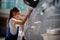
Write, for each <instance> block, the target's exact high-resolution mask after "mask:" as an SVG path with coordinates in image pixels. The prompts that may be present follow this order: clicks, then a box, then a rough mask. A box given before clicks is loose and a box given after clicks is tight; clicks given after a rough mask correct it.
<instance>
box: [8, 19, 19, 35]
mask: <svg viewBox="0 0 60 40" xmlns="http://www.w3.org/2000/svg"><path fill="white" fill-rule="evenodd" d="M15 21H20V20H16V19H15V18H11V19H10V21H9V27H10V32H11V34H12V35H15V34H16V33H17V27H18V26H20V25H17V24H14V23H15Z"/></svg>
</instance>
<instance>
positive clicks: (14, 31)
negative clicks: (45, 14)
mask: <svg viewBox="0 0 60 40" xmlns="http://www.w3.org/2000/svg"><path fill="white" fill-rule="evenodd" d="M31 12H32V9H31V8H29V10H28V13H27V15H26V16H25V18H24V19H23V20H22V21H20V20H18V18H19V17H20V11H19V9H18V8H16V7H14V8H13V9H11V11H10V17H9V20H8V30H7V35H6V38H5V40H17V37H18V28H17V27H16V24H18V25H24V23H25V22H26V20H27V18H28V17H29V16H30V14H31Z"/></svg>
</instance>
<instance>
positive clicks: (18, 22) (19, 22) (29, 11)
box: [15, 8, 32, 25]
mask: <svg viewBox="0 0 60 40" xmlns="http://www.w3.org/2000/svg"><path fill="white" fill-rule="evenodd" d="M31 12H32V9H31V8H29V9H28V12H27V15H26V16H25V17H24V19H22V21H16V22H15V23H16V24H20V25H24V23H25V22H26V20H27V18H28V17H29V16H30V14H31Z"/></svg>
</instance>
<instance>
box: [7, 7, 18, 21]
mask: <svg viewBox="0 0 60 40" xmlns="http://www.w3.org/2000/svg"><path fill="white" fill-rule="evenodd" d="M13 12H15V14H16V13H17V12H19V9H18V8H16V7H14V8H13V9H11V10H10V15H9V19H8V21H9V20H10V19H11V18H12V17H13Z"/></svg>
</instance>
